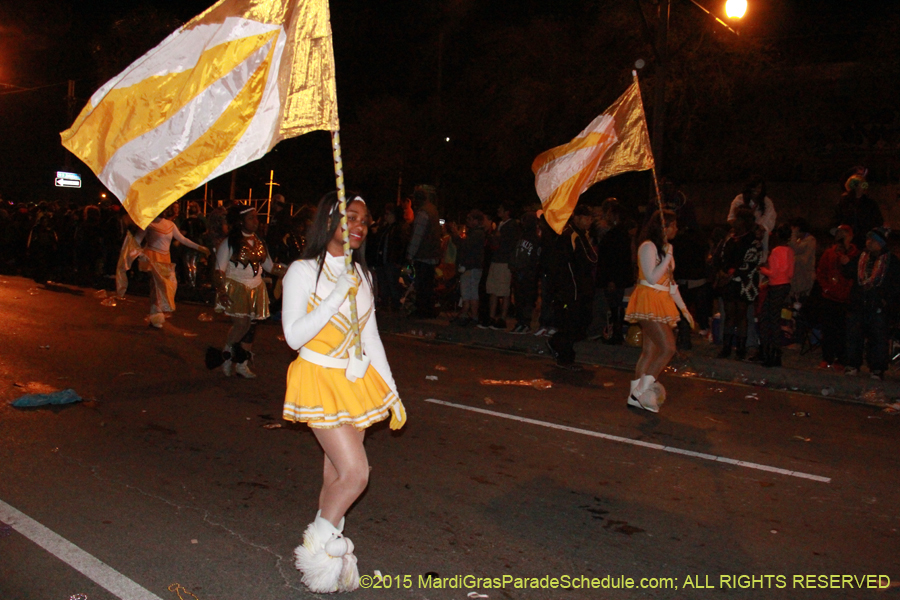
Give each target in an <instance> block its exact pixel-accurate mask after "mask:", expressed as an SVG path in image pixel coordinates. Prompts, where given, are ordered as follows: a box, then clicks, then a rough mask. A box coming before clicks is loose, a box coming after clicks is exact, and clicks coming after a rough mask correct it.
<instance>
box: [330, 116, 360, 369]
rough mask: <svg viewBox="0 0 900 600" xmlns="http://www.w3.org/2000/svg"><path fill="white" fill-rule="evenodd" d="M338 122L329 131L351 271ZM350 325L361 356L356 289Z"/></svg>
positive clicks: (351, 294)
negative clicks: (334, 127)
mask: <svg viewBox="0 0 900 600" xmlns="http://www.w3.org/2000/svg"><path fill="white" fill-rule="evenodd" d="M340 128H341V126H340V122H339V123H338V127H337V129H335V130H334V131H332V132H331V155H332V157H333V158H334V177H335V180H336V182H337V193H338V209H339V210H340V211H341V236H342V237H343V241H344V264H345V265H346V266H347V272H348V273H353V258H352V256H351V250H350V228H349V227H348V226H347V196H346V192H345V190H344V165H343V161H342V160H341V133H340ZM350 327H351V332H352V334H353V339H352V340H351V342H350V343H351V344H352V345H353V346H354V347H355V353H356V358H358V359H361V358H362V340H361V338H360V336H359V316H358V314H357V310H356V291H355V290H351V291H350Z"/></svg>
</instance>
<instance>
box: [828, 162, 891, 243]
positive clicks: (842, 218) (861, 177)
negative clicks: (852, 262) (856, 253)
mask: <svg viewBox="0 0 900 600" xmlns="http://www.w3.org/2000/svg"><path fill="white" fill-rule="evenodd" d="M868 190H869V183H868V182H867V181H866V178H865V169H860V170H859V171H858V172H856V173H854V174H853V175H851V176H850V178H849V179H847V182H846V183H845V184H844V195H843V196H841V201H840V202H838V205H837V208H836V209H835V212H834V219H833V222H832V225H833V226H834V227H837V226H838V225H849V226H850V227H851V228H852V229H853V243H854V244H855V245H856V247H857V248H862V247H863V246H865V244H866V234H867V233H868V232H869V231H871V230H872V229H874V228H875V227H882V226H883V225H884V216H883V215H882V214H881V207H880V206H878V203H877V202H875V201H874V200H872V199H871V198H869V196H868V194H867V193H866V192H867V191H868Z"/></svg>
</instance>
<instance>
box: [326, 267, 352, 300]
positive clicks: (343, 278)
mask: <svg viewBox="0 0 900 600" xmlns="http://www.w3.org/2000/svg"><path fill="white" fill-rule="evenodd" d="M358 286H359V279H357V278H356V275H355V274H352V273H348V272H347V271H344V272H343V273H341V274H340V275H338V278H337V281H336V282H335V284H334V289H333V290H332V291H331V293H330V294H328V297H327V298H325V302H327V303H328V305H329V306H333V307H336V308H335V310H337V309H339V308H340V307H341V304H343V303H344V300H346V299H347V295H348V294H349V293H350V292H351V290H352V291H353V293H354V294H355V293H356V288H357V287H358Z"/></svg>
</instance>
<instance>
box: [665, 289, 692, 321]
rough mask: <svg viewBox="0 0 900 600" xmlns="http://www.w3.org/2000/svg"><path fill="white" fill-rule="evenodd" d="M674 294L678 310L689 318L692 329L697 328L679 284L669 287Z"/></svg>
mask: <svg viewBox="0 0 900 600" xmlns="http://www.w3.org/2000/svg"><path fill="white" fill-rule="evenodd" d="M669 289H670V290H671V291H670V293H671V294H672V300H673V301H674V302H675V306H677V307H678V310H680V311H681V314H682V316H683V317H684V318H685V319H687V321H688V324H689V325H690V326H691V329H696V327H697V324H696V323H695V322H694V316H693V315H691V311H689V310H688V309H687V306H686V305H685V303H684V300H683V299H682V298H681V292H680V291H679V290H678V286H677V285H675V284H672V286H671V288H669Z"/></svg>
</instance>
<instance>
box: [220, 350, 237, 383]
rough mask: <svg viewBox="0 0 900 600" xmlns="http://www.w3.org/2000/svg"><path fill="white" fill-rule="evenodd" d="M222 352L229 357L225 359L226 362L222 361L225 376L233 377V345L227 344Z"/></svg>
mask: <svg viewBox="0 0 900 600" xmlns="http://www.w3.org/2000/svg"><path fill="white" fill-rule="evenodd" d="M222 354H223V355H224V356H227V357H228V358H226V359H225V362H223V363H222V372H223V373H224V374H225V377H231V374H232V372H233V371H232V369H233V368H234V363H232V361H231V357H232V350H231V346H230V345H228V344H225V347H224V348H222Z"/></svg>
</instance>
